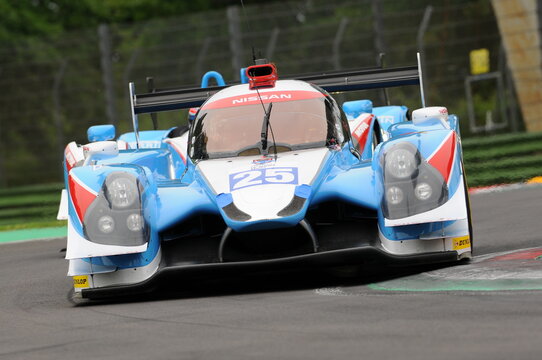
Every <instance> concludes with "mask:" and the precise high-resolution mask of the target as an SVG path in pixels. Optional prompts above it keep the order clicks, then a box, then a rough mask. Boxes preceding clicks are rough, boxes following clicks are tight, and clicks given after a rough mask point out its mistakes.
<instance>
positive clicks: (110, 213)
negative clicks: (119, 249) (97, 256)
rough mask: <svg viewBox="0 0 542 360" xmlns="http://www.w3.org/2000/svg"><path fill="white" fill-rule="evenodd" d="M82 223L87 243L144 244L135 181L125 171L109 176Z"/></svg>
mask: <svg viewBox="0 0 542 360" xmlns="http://www.w3.org/2000/svg"><path fill="white" fill-rule="evenodd" d="M83 223H84V224H83V225H84V230H85V234H86V236H87V238H88V239H89V240H90V241H93V242H96V243H99V244H107V245H123V246H136V245H142V244H144V243H145V242H146V241H147V239H148V235H147V228H146V224H145V219H144V217H143V215H142V208H141V186H140V184H139V182H138V180H137V179H136V178H135V177H134V176H133V175H131V174H129V173H126V172H120V171H119V172H113V173H111V174H109V175H108V176H107V178H106V180H105V182H104V184H103V186H102V189H101V191H100V193H99V194H98V196H97V198H96V200H94V202H93V203H92V204H91V205H90V206H89V208H88V210H87V212H86V214H85V218H84V221H83Z"/></svg>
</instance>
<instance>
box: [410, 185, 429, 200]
mask: <svg viewBox="0 0 542 360" xmlns="http://www.w3.org/2000/svg"><path fill="white" fill-rule="evenodd" d="M414 195H415V196H416V197H417V198H418V199H419V200H422V201H424V200H427V199H429V198H430V197H431V195H433V189H432V188H431V186H430V185H429V184H427V183H424V182H422V183H419V184H418V185H416V188H415V189H414Z"/></svg>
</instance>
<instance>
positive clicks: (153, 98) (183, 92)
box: [130, 66, 421, 115]
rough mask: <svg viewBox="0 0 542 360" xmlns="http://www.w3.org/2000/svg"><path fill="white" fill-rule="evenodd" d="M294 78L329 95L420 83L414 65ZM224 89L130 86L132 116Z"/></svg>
mask: <svg viewBox="0 0 542 360" xmlns="http://www.w3.org/2000/svg"><path fill="white" fill-rule="evenodd" d="M295 79H296V80H303V81H306V82H309V83H312V84H315V85H318V86H320V87H322V88H323V89H324V90H326V91H328V92H331V93H335V92H344V91H356V90H367V89H381V88H388V87H395V86H404V85H418V84H420V83H421V81H420V72H419V68H418V67H417V66H409V67H400V68H389V69H371V70H356V71H341V72H332V73H327V74H326V73H324V74H314V75H302V76H298V77H295ZM232 85H235V84H232ZM230 86H231V85H230ZM225 87H226V86H215V87H208V88H189V89H176V90H159V91H155V92H152V93H146V94H139V95H137V94H135V91H134V85H133V83H130V100H131V103H132V112H133V114H134V115H138V114H145V113H156V112H161V111H169V110H179V109H187V108H191V107H198V106H201V104H203V103H204V102H205V101H206V100H207V99H208V98H209V97H211V96H212V95H214V94H215V93H217V92H218V91H220V90H222V89H224V88H225Z"/></svg>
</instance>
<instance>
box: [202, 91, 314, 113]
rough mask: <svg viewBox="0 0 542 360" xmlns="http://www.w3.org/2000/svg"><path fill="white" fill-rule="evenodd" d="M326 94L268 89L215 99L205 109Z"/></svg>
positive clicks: (311, 97)
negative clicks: (266, 90) (257, 92)
mask: <svg viewBox="0 0 542 360" xmlns="http://www.w3.org/2000/svg"><path fill="white" fill-rule="evenodd" d="M323 97H324V94H322V93H320V92H318V91H308V90H291V91H268V92H260V96H258V94H256V93H255V92H254V93H249V94H243V95H237V96H231V97H227V98H223V99H217V100H215V101H212V102H209V103H207V104H205V106H204V109H206V110H208V109H219V108H227V107H232V106H243V105H253V104H258V103H260V101H261V102H263V103H264V104H268V103H270V102H273V103H276V102H284V101H293V100H307V99H317V98H323Z"/></svg>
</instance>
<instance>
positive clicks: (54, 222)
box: [0, 220, 66, 231]
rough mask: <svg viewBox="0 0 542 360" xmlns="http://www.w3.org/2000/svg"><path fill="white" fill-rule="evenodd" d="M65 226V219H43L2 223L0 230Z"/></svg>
mask: <svg viewBox="0 0 542 360" xmlns="http://www.w3.org/2000/svg"><path fill="white" fill-rule="evenodd" d="M58 226H66V221H59V220H49V221H47V220H44V221H34V222H28V221H25V222H19V223H14V224H4V225H0V231H11V230H25V229H41V228H48V227H58Z"/></svg>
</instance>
